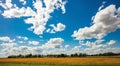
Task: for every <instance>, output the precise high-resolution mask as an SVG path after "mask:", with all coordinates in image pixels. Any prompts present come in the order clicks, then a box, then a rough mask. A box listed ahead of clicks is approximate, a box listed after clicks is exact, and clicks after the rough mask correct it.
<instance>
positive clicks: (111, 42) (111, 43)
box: [108, 40, 116, 46]
mask: <svg viewBox="0 0 120 66" xmlns="http://www.w3.org/2000/svg"><path fill="white" fill-rule="evenodd" d="M114 44H116V41H115V40H110V41H109V42H108V45H110V46H111V45H114Z"/></svg>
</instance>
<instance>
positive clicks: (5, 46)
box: [0, 42, 17, 48]
mask: <svg viewBox="0 0 120 66" xmlns="http://www.w3.org/2000/svg"><path fill="white" fill-rule="evenodd" d="M0 46H2V47H4V48H10V47H14V46H17V44H16V43H9V42H8V43H2V44H0Z"/></svg>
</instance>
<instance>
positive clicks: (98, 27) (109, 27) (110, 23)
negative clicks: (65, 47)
mask: <svg viewBox="0 0 120 66" xmlns="http://www.w3.org/2000/svg"><path fill="white" fill-rule="evenodd" d="M119 8H120V7H119ZM119 8H118V9H117V8H116V7H115V5H110V6H108V7H106V8H104V9H102V10H100V11H99V12H97V13H96V15H95V16H94V19H93V25H92V26H90V27H85V28H80V29H79V30H78V31H74V33H73V35H72V37H75V39H76V40H85V39H92V38H96V39H102V38H103V37H104V36H106V35H107V34H108V33H111V32H114V31H115V30H116V29H119V28H120V14H119Z"/></svg>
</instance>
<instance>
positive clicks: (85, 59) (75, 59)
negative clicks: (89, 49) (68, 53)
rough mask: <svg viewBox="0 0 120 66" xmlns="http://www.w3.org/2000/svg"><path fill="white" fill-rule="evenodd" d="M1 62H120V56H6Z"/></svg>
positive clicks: (73, 63)
mask: <svg viewBox="0 0 120 66" xmlns="http://www.w3.org/2000/svg"><path fill="white" fill-rule="evenodd" d="M0 63H27V64H29V63H30V64H63V65H64V64H69V65H76V64H77V65H80V64H109V65H113V64H119V65H120V58H105V57H103V58H9V59H8V58H6V59H0Z"/></svg>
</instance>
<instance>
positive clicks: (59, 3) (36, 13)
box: [0, 0, 66, 35]
mask: <svg viewBox="0 0 120 66" xmlns="http://www.w3.org/2000/svg"><path fill="white" fill-rule="evenodd" d="M20 2H22V3H23V4H24V3H26V1H25V0H20ZM43 3H44V4H43ZM65 4H66V1H63V0H49V1H48V0H36V1H34V2H33V4H32V6H33V8H34V9H32V8H31V7H29V6H27V7H24V6H23V7H21V8H20V7H18V6H17V5H16V4H12V0H6V1H5V3H3V2H0V6H2V7H3V8H4V11H2V12H3V13H2V15H3V16H4V17H5V18H20V17H27V18H25V20H24V21H25V23H26V24H32V26H31V27H30V28H28V30H31V31H33V32H34V33H35V34H37V35H42V34H43V32H44V31H45V29H46V27H45V26H46V24H47V21H48V20H49V19H50V17H51V15H50V14H51V13H53V12H54V11H55V10H57V9H61V10H62V13H63V14H64V13H65ZM44 5H45V7H43V6H44Z"/></svg>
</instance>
